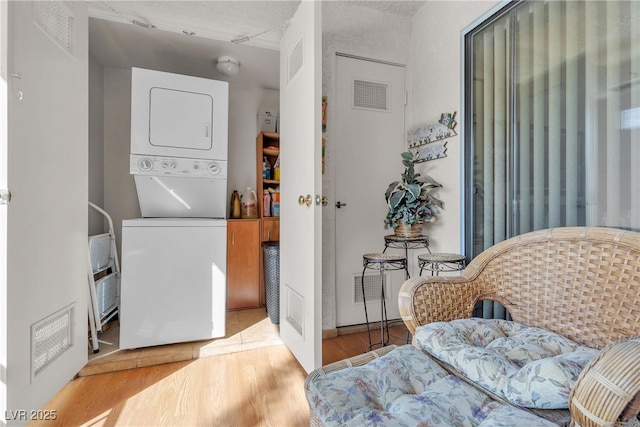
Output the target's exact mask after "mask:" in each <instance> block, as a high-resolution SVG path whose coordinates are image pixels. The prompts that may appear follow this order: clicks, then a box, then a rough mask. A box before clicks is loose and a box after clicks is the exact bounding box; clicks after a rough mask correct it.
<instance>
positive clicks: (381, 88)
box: [353, 80, 389, 111]
mask: <svg viewBox="0 0 640 427" xmlns="http://www.w3.org/2000/svg"><path fill="white" fill-rule="evenodd" d="M388 100H389V85H387V84H383V83H375V82H368V81H364V80H354V81H353V108H355V109H361V110H375V111H389V104H388Z"/></svg>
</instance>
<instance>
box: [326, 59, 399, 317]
mask: <svg viewBox="0 0 640 427" xmlns="http://www.w3.org/2000/svg"><path fill="white" fill-rule="evenodd" d="M404 83H405V81H404V67H403V66H398V65H390V64H386V63H380V62H374V61H367V60H362V59H355V58H350V57H345V56H341V55H338V56H337V57H336V95H335V98H336V99H335V105H334V106H332V107H333V108H335V109H336V110H335V111H336V112H335V134H334V135H335V150H336V155H335V159H336V205H335V209H336V211H335V218H336V239H335V242H336V324H337V325H338V326H346V325H354V324H360V323H364V322H365V315H364V306H363V295H362V290H361V289H362V288H361V285H360V283H361V277H362V255H363V254H365V253H371V252H382V250H383V249H384V236H385V235H386V234H393V230H388V229H387V230H385V228H384V218H385V216H386V214H387V205H386V202H385V200H384V193H385V191H386V190H387V187H388V186H389V184H390V183H391V182H393V181H397V180H398V179H400V174H401V173H402V172H403V171H404V167H403V166H402V158H401V156H400V154H401V153H402V152H403V151H404V146H405V145H404V138H405V132H404V119H405V117H404V114H405V85H404ZM338 202H340V203H343V204H346V205H344V206H341V207H338V206H339V205H338ZM394 250H397V249H389V251H394ZM404 279H405V276H404V272H399V271H396V272H388V273H386V276H385V280H384V281H385V283H386V289H385V295H386V297H387V300H386V301H387V303H386V306H387V315H388V317H389V318H390V319H394V318H398V317H399V316H400V314H399V311H398V290H399V288H400V285H401V284H402V282H403V281H404ZM364 283H365V296H366V301H367V309H368V310H367V311H368V314H369V321H378V320H380V295H381V289H380V287H381V281H380V278H379V273H378V272H377V271H374V270H367V272H366V275H365V278H364Z"/></svg>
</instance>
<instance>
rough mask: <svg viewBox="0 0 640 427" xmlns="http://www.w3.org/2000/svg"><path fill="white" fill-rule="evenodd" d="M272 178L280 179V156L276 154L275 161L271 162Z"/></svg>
mask: <svg viewBox="0 0 640 427" xmlns="http://www.w3.org/2000/svg"><path fill="white" fill-rule="evenodd" d="M273 179H275V180H276V181H280V156H278V158H277V159H276V162H275V163H274V164H273Z"/></svg>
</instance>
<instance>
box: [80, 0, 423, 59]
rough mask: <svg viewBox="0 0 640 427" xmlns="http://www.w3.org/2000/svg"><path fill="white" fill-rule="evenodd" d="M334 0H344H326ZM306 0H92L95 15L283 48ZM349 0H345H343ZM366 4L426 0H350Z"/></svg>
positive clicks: (403, 12)
mask: <svg viewBox="0 0 640 427" xmlns="http://www.w3.org/2000/svg"><path fill="white" fill-rule="evenodd" d="M325 1H328V2H333V1H342V0H325ZM299 2H300V0H282V1H278V0H257V1H246V0H241V1H238V0H235V1H221V0H209V1H96V0H92V1H89V3H88V4H89V16H91V17H93V18H99V19H106V20H110V21H115V22H121V23H132V22H134V21H135V22H136V23H139V24H145V25H152V26H154V27H155V28H157V29H161V30H165V31H172V32H177V33H185V34H191V35H196V36H199V37H206V38H211V39H215V40H223V41H232V40H236V39H238V38H240V37H249V38H250V40H248V41H245V42H244V43H245V44H248V45H252V46H258V47H264V48H269V49H276V50H277V49H278V47H279V42H280V38H281V36H282V31H283V29H284V26H285V25H286V22H287V20H289V19H290V18H291V17H292V16H293V14H294V13H295V10H296V8H297V7H298V3H299ZM342 2H343V3H344V1H342ZM349 3H352V4H357V5H358V6H361V7H366V8H370V9H376V10H379V11H382V12H385V13H391V14H394V15H399V16H405V17H411V16H413V15H414V14H415V13H416V12H417V10H418V9H419V8H420V7H421V6H422V5H423V4H424V3H425V2H424V1H420V0H403V1H401V0H379V1H369V0H349Z"/></svg>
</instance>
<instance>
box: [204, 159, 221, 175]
mask: <svg viewBox="0 0 640 427" xmlns="http://www.w3.org/2000/svg"><path fill="white" fill-rule="evenodd" d="M207 170H208V171H209V173H210V174H211V175H218V174H219V173H220V171H221V170H222V169H221V168H220V165H219V164H217V163H216V162H211V163H209V164H208V165H207Z"/></svg>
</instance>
